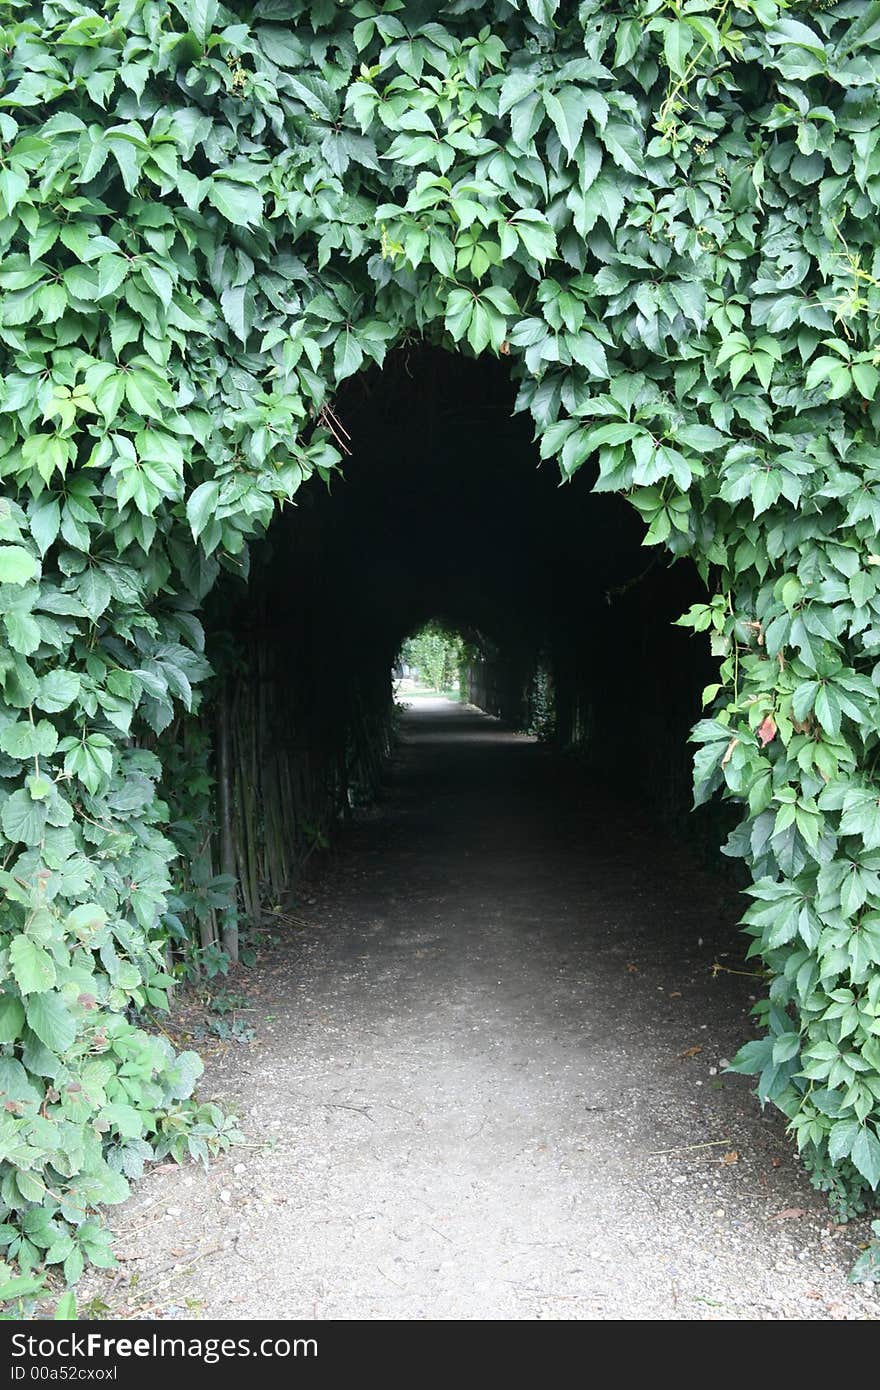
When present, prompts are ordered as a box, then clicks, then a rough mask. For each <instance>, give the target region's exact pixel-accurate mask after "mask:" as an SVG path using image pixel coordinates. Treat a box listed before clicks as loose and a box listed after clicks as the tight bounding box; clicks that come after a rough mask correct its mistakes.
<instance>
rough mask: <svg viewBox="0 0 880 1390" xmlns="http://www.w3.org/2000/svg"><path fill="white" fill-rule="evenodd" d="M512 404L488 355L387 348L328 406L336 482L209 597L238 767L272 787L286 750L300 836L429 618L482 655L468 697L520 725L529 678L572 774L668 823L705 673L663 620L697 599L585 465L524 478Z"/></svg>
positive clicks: (366, 766)
mask: <svg viewBox="0 0 880 1390" xmlns="http://www.w3.org/2000/svg"><path fill="white" fill-rule="evenodd" d="M515 400H516V386H515V383H514V382H513V381H512V380H511V377H510V373H509V371H508V369H507V364H506V363H505V362H504V360H503V359H501V360H482V359H481V360H479V361H474V360H470V359H467V358H465V357H463V356H460V355H452V354H449V353H446V352H443V351H441V350H439V349H435V348H430V347H427V346H422V345H405V346H403V347H402V348H399V349H397V350H396V351H395V352H393V353H392V354H391V355H390V356H389V358H388V360H387V362H386V364H385V366H384V368H383V369H382V370H379V369H378V368H376V369H373V370H370V371H366V372H362V373H360V374H359V375H358V376H356V377H354V378H352V379H351V380H350V381H349V382H348V383H346V385H345V387H344V389H343V390H341V391H340V392H339V394H338V395H337V397H336V399H335V400H334V402H333V410H334V414H335V417H336V418H337V419H338V421H339V422H340V424H341V426H342V427H344V429H345V431H347V434H348V436H349V437H350V445H349V447H350V451H351V452H350V456H349V457H347V458H346V459H345V461H344V464H343V467H342V468H341V470H340V473H339V475H338V476H336V477H334V478H333V480H332V482H331V484H330V485H329V487H327V486H325V485H324V484H323V483H322V482H320V481H319V480H317V479H313V480H311V481H310V482H309V483H307V484H306V485H305V486H304V487H303V488H302V489H301V490H300V493H299V494H298V496H297V505H296V506H295V507H290V508H288V509H287V510H286V511H285V512H284V513H283V514H282V515H280V516H279V517H278V519H277V520H276V521H275V522H274V523H273V525H272V527H271V529H270V531H269V533H268V535H267V537H266V539H265V540H264V541H262V542H261V543H259V544H257V545H255V546H254V547H253V552H252V562H251V572H250V578H249V580H248V582H247V584H245V583H244V582H243V581H242V580H241V579H234V578H232V577H231V576H228V577H226V578H224V580H223V581H222V582H221V583H220V585H218V587H217V589H216V590H215V592H214V595H213V597H212V601H211V606H210V608H209V615H208V616H209V629H210V636H209V654H210V655H212V656H213V657H214V660H215V665H216V664H217V661H216V652H217V651H218V650H219V649H220V648H221V647H222V646H223V644H224V643H226V644H228V643H229V641H230V638H231V640H232V644H233V646H234V647H235V648H236V650H237V651H238V653H239V656H238V675H237V677H236V678H235V681H234V684H235V688H236V693H235V696H234V698H235V699H237V700H239V701H241V700H248V701H251V702H253V701H257V705H258V708H256V707H255V711H252V712H251V715H250V716H249V722H248V727H249V728H250V727H252V726H253V725H254V724H256V727H257V733H256V734H254V735H252V737H254V738H256V739H257V740H258V741H260V740H261V741H262V746H263V749H264V751H263V753H260V751H259V750H257V751H256V752H255V753H254V755H253V765H254V768H255V769H256V771H255V774H254V775H255V776H259V777H260V778H262V777H263V775H264V771H263V769H265V776H266V777H267V778H268V779H269V780H270V781H271V779H272V778H273V777H275V776H276V775H277V774H276V772H275V771H273V770H272V767H270V766H269V764H272V765H273V766H274V764H275V763H276V762H277V757H278V750H279V749H280V748H284V749H286V750H287V753H288V754H289V756H290V758H291V759H292V761H293V764H294V765H295V774H291V775H294V776H295V779H297V778H298V779H299V783H300V784H301V786H300V790H298V791H297V794H296V795H297V800H298V804H299V807H300V810H299V820H300V821H305V823H306V824H308V825H311V826H314V825H315V824H322V825H324V824H328V823H329V820H330V819H332V817H333V815H334V814H336V815H338V813H339V809H340V804H341V803H343V802H344V803H346V805H349V804H350V803H351V800H352V788H353V787H354V794H355V795H357V794H358V785H361V786H362V789H363V788H366V789H367V790H369V789H370V787H371V786H374V785H375V783H376V782H377V780H378V779H380V778H381V764H382V761H383V758H382V751H381V750H382V749H385V750H386V751H387V747H388V746H389V737H390V734H389V714H390V710H391V668H392V664H393V662H394V660H395V656H396V654H397V652H398V650H399V648H400V644H401V642H402V641H403V640H404V639H405V638H406V637H407V636H408V635H409V634H411V633H412V632H413V631H414V630H416V629H418V628H419V627H420V626H421V625H422V624H423V623H425V622H426V621H427V620H429V619H439V620H441V621H443V622H444V623H445V624H447V625H448V626H450V627H452V628H454V629H456V630H458V631H459V632H461V633H462V635H463V636H464V637H465V638H466V640H467V641H468V642H469V643H471V644H473V646H474V647H475V648H476V649H477V650H478V651H479V652H480V653H481V655H482V658H483V659H482V662H481V669H482V673H483V675H482V684H481V685H480V686H479V692H480V698H476V697H474V696H473V695H472V698H474V700H475V703H478V704H480V705H481V706H482V707H483V708H484V709H486V710H487V711H488V712H489V713H492V714H496V715H498V716H500V717H501V719H502V720H503V721H504V722H505V723H506V724H507V725H508V727H511V728H514V729H523V728H527V727H528V726H529V719H530V709H529V702H530V691H533V690H534V688H535V681H536V675H537V673H539V672H543V673H544V675H545V677H546V681H547V683H549V688H550V689H551V691H552V701H553V710H554V718H553V723H552V730H553V741H554V742H555V743H556V744H557V745H558V746H559V747H561V748H564V749H569V750H571V751H572V752H573V753H575V754H576V755H577V759H578V760H579V762H580V764H582V765H583V767H584V769H585V770H586V771H587V772H588V774H589V776H590V777H592V778H593V779H596V778H600V779H605V780H606V781H608V782H610V781H611V780H612V779H613V782H614V784H615V785H616V786H617V787H619V788H620V787H625V788H626V790H627V791H628V792H630V793H632V795H633V796H635V797H637V798H638V799H639V801H640V802H641V803H642V804H643V805H645V806H646V807H649V808H650V809H652V810H653V811H654V812H655V813H657V814H658V815H660V816H661V817H663V818H667V817H669V816H676V817H681V819H682V821H687V820H688V810H689V807H690V802H691V788H690V752H689V749H688V745H687V736H688V731H689V729H690V727H691V726H692V724H693V723H694V721H695V720H696V719H697V718H698V717H699V715H700V694H701V691H702V689H703V687H704V686H705V685H707V684H708V683H709V682H711V681H712V680H713V679H714V678H715V671H716V663H714V662H713V661H712V660H711V658H710V655H709V651H708V644H707V642H706V639H705V637H704V636H697V637H695V636H693V635H692V634H691V633H690V632H689V631H687V630H685V629H681V628H676V627H674V626H673V625H672V624H673V622H674V619H675V618H676V617H678V616H679V615H680V614H681V613H682V612H683V611H684V610H685V609H686V608H687V607H688V606H689V605H690V604H691V603H694V602H700V601H702V600H704V598H705V596H706V591H705V587H704V585H703V584H702V582H701V580H700V578H699V576H698V575H697V572H696V570H695V569H694V567H693V566H692V565H691V563H690V561H688V560H687V559H679V560H677V561H675V562H673V561H672V560H671V558H670V557H669V556H668V555H667V554H666V552H665V551H663V550H662V548H660V547H645V546H643V544H642V538H643V525H642V523H641V521H640V519H639V518H638V516H637V514H636V513H635V512H634V511H633V509H632V508H631V507H630V506H629V504H628V503H627V502H626V501H625V500H624V499H622V498H620V497H617V496H613V495H605V494H603V495H596V494H594V493H592V492H591V484H592V470H591V466H590V464H589V463H587V465H585V466H584V468H582V469H581V471H580V472H579V473H578V474H577V475H575V477H574V479H573V480H572V481H571V482H570V483H566V484H564V485H560V477H559V473H558V470H557V468H556V465H555V463H552V462H551V463H544V464H541V465H540V466H539V462H538V453H537V447H536V445H535V444H534V441H533V429H532V423H531V420H530V418H529V417H528V415H525V414H515V413H514V405H515ZM473 688H474V687H473V686H472V690H473ZM255 692H256V693H255ZM285 775H287V774H285ZM270 794H271V791H267V792H266V793H265V795H266V796H269V795H270ZM334 802H335V810H334ZM303 805H305V810H304V811H303V809H302V807H303ZM291 833H292V834H294V835H295V834H296V833H298V831H297V828H296V826H293V828H292V830H291ZM711 839H712V842H713V844H714V846H717V845H718V843H719V840H720V839H723V833H721V835H720V837H719V835H718V834H716V833H714V831H713V833H712V836H711ZM283 872H284V866H283V865H281V866H279V867H278V869H277V871H276V874H275V875H274V877H276V878H277V879H278V880H279V883H280V879H281V877H282V875H283ZM270 876H272V875H270ZM254 892H256V889H254Z"/></svg>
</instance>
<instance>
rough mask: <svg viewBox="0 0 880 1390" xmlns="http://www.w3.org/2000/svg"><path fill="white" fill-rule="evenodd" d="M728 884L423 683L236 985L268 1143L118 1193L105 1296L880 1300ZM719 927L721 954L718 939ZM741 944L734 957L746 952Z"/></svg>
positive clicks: (529, 1304)
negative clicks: (389, 760)
mask: <svg viewBox="0 0 880 1390" xmlns="http://www.w3.org/2000/svg"><path fill="white" fill-rule="evenodd" d="M737 907H738V905H737V904H736V903H735V902H734V903H731V900H730V894H729V893H725V892H724V891H723V890H722V889H721V888H720V887H719V885H718V884H717V883H715V882H713V881H712V879H710V878H709V877H707V876H704V875H702V874H701V873H700V872H699V871H698V870H697V869H696V868H695V866H694V864H693V862H692V861H691V860H690V858H689V856H688V855H687V853H686V852H685V851H684V850H682V849H681V848H680V847H679V846H677V845H676V844H675V842H674V841H672V840H671V839H670V840H667V841H663V840H662V839H658V837H657V832H656V830H654V829H652V828H651V827H650V826H649V825H648V823H647V822H644V823H641V822H640V820H639V817H638V812H637V811H634V810H633V808H632V807H618V808H611V809H609V807H608V806H607V804H606V803H605V801H604V800H603V799H601V798H598V799H597V800H596V803H595V804H591V802H590V799H589V796H588V795H587V793H586V792H585V790H584V788H583V785H582V782H581V780H580V778H579V777H578V776H576V775H575V773H574V770H572V769H567V768H566V766H565V764H563V763H561V762H559V761H557V760H556V759H554V758H553V757H552V756H551V755H550V754H548V753H547V752H546V751H544V750H543V749H541V748H539V747H538V746H537V745H535V744H534V743H532V742H531V741H529V740H527V739H523V738H520V737H516V736H514V735H511V734H507V733H505V732H504V731H503V730H502V729H501V728H500V726H499V725H498V724H497V723H496V721H494V720H491V719H489V718H488V717H486V716H484V715H478V714H476V713H475V712H473V711H472V710H467V709H462V708H460V707H458V706H454V705H450V704H446V703H445V702H442V701H439V700H438V701H434V702H423V701H420V702H419V703H418V706H417V708H416V709H415V710H413V711H412V712H411V713H410V714H409V715H408V716H407V720H406V733H405V742H404V746H403V749H402V752H401V754H400V756H399V758H398V760H397V765H396V769H395V774H394V778H393V786H392V789H391V791H390V794H389V796H388V798H387V799H386V803H385V805H384V807H383V810H382V813H381V814H380V815H378V816H376V817H375V818H371V819H369V820H368V821H367V822H366V823H365V824H362V825H360V826H359V827H358V828H356V829H355V830H353V831H352V832H351V833H350V835H349V837H348V840H347V844H346V846H345V852H344V855H343V858H342V868H341V870H340V871H339V872H338V873H337V874H336V875H334V876H333V878H332V879H331V880H330V881H328V882H327V883H326V884H325V886H324V887H323V888H322V890H321V892H320V894H319V896H318V898H317V900H316V901H313V902H312V903H311V904H310V905H308V906H307V907H306V908H305V909H300V910H301V911H303V912H304V913H305V914H306V916H307V919H308V921H307V924H306V925H304V926H302V927H301V928H299V929H295V928H293V929H291V930H290V932H289V934H288V935H286V936H285V939H284V941H283V943H282V944H281V945H280V946H279V947H278V948H277V949H276V950H275V951H273V952H267V953H266V955H265V956H264V958H263V961H262V963H261V965H260V966H259V967H258V968H256V969H255V970H253V971H250V972H247V974H246V975H245V977H244V984H243V985H240V986H239V985H237V986H236V987H237V988H238V987H240V988H242V989H244V990H246V991H247V993H248V994H249V996H250V1003H251V1009H252V1012H250V1013H249V1014H248V1015H247V1017H248V1019H249V1021H250V1022H251V1023H252V1024H253V1026H254V1027H255V1028H256V1030H257V1040H256V1041H255V1042H254V1043H251V1044H247V1045H234V1044H233V1045H230V1046H229V1047H228V1048H227V1049H226V1051H225V1053H224V1055H223V1056H221V1057H220V1058H217V1059H215V1060H214V1062H212V1064H211V1067H210V1068H209V1073H208V1077H207V1078H206V1084H205V1085H204V1086H203V1088H202V1094H203V1095H215V1096H217V1097H219V1098H222V1099H223V1100H225V1101H226V1102H229V1101H232V1103H233V1104H235V1105H236V1106H237V1108H238V1110H239V1112H240V1114H241V1118H242V1124H243V1128H244V1129H245V1131H246V1133H247V1136H248V1140H249V1143H250V1144H251V1145H252V1147H249V1148H247V1149H244V1150H237V1151H236V1152H234V1153H233V1154H232V1155H231V1156H230V1157H229V1158H228V1159H226V1160H224V1161H223V1162H222V1163H219V1164H217V1165H216V1166H215V1167H213V1168H212V1169H211V1171H210V1172H209V1173H208V1174H207V1175H205V1174H203V1173H202V1172H201V1170H199V1169H197V1168H195V1167H189V1166H188V1167H186V1168H184V1169H176V1168H171V1169H170V1170H169V1169H168V1168H166V1167H163V1168H162V1169H160V1170H156V1171H154V1172H153V1173H152V1174H151V1175H150V1176H148V1177H147V1178H146V1179H145V1180H144V1181H143V1182H142V1183H141V1184H140V1185H139V1186H138V1188H137V1191H136V1194H135V1196H134V1197H133V1198H132V1199H131V1200H130V1201H129V1202H128V1203H127V1204H126V1206H125V1207H123V1208H121V1209H119V1210H118V1211H117V1212H116V1213H115V1214H114V1216H113V1224H114V1226H115V1228H116V1229H117V1231H118V1246H119V1249H120V1252H121V1255H122V1263H121V1267H120V1271H119V1272H118V1273H109V1274H93V1275H92V1276H90V1278H89V1280H88V1281H87V1283H86V1288H85V1289H84V1302H85V1303H86V1310H87V1311H89V1307H88V1305H89V1299H92V1300H95V1301H94V1302H93V1303H92V1304H91V1311H92V1312H96V1313H97V1314H98V1315H99V1316H105V1317H124V1316H130V1315H138V1314H140V1315H152V1316H184V1317H187V1316H189V1317H194V1318H198V1317H202V1316H204V1317H225V1318H238V1319H251V1318H260V1317H281V1318H298V1317H318V1318H328V1319H332V1318H343V1319H424V1318H428V1319H476V1318H478V1319H484V1318H488V1319H538V1318H544V1319H572V1318H576V1319H592V1318H622V1319H656V1318H663V1319H667V1318H669V1319H704V1318H709V1319H711V1318H746V1319H751V1318H759V1319H761V1318H770V1319H782V1318H847V1317H849V1318H864V1317H875V1316H876V1312H877V1309H878V1307H880V1300H878V1299H877V1298H876V1297H875V1295H874V1294H873V1293H872V1291H871V1290H869V1289H865V1288H859V1289H856V1288H853V1287H851V1286H849V1285H847V1283H846V1271H847V1269H848V1267H849V1265H850V1264H851V1262H852V1259H853V1255H854V1249H855V1241H856V1240H857V1239H858V1238H860V1237H862V1238H863V1237H864V1226H861V1227H860V1228H849V1229H846V1230H843V1229H837V1228H835V1227H833V1225H832V1223H831V1222H830V1220H829V1217H828V1214H827V1209H826V1208H825V1206H824V1203H823V1199H822V1198H821V1197H820V1196H819V1195H818V1194H816V1193H814V1192H813V1191H812V1189H811V1188H810V1186H809V1184H808V1182H807V1180H806V1178H805V1176H804V1175H803V1174H802V1173H801V1172H800V1170H799V1169H798V1167H797V1165H796V1162H795V1160H794V1158H793V1156H792V1153H791V1150H790V1146H789V1145H788V1143H787V1141H786V1140H785V1138H784V1134H783V1126H782V1123H781V1120H780V1118H779V1117H778V1116H776V1115H773V1114H771V1113H769V1112H767V1113H765V1114H762V1113H761V1111H760V1110H759V1109H758V1106H757V1102H756V1101H755V1100H754V1099H753V1098H752V1097H751V1095H750V1094H749V1083H748V1081H746V1080H745V1079H743V1078H735V1077H721V1076H720V1075H719V1068H720V1066H721V1063H722V1060H723V1059H724V1058H725V1057H729V1056H730V1055H732V1053H733V1051H734V1050H735V1048H736V1047H737V1046H738V1044H739V1043H740V1042H741V1041H742V1040H743V1039H744V1037H746V1036H748V1035H749V1031H750V1030H749V1022H748V1017H747V1014H748V1007H749V1003H750V989H752V987H753V986H754V985H755V984H757V983H758V982H757V981H755V980H752V979H749V978H748V977H746V976H739V975H733V974H728V973H724V972H722V973H713V969H712V967H713V964H714V963H716V962H721V963H726V964H727V965H728V966H729V967H731V968H738V967H739V968H741V967H740V960H739V955H740V954H741V943H742V938H739V937H737V936H736V935H735V934H733V932H732V929H731V926H730V923H731V921H732V918H733V917H734V916H735V915H736V912H737ZM726 952H729V953H730V954H725V953H726ZM746 968H747V967H746Z"/></svg>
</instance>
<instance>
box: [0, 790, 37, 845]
mask: <svg viewBox="0 0 880 1390" xmlns="http://www.w3.org/2000/svg"><path fill="white" fill-rule="evenodd" d="M0 824H2V826H3V833H4V835H5V836H6V838H7V840H11V841H12V843H13V844H19V843H20V844H25V845H38V844H39V843H40V841H41V840H42V838H43V831H44V830H45V828H46V807H45V805H44V804H43V802H42V801H34V800H33V799H32V797H31V796H30V795H29V793H28V792H26V791H25V790H24V788H23V787H22V788H20V789H19V790H18V791H15V792H13V793H12V795H11V796H9V797H7V799H6V801H5V802H4V803H3V809H2V811H0Z"/></svg>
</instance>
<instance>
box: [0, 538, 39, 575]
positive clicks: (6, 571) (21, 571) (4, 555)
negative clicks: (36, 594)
mask: <svg viewBox="0 0 880 1390" xmlns="http://www.w3.org/2000/svg"><path fill="white" fill-rule="evenodd" d="M39 569H40V567H39V565H38V564H37V561H36V559H35V557H34V556H33V555H32V554H31V553H30V551H29V550H24V549H23V548H22V546H20V545H0V584H28V583H29V582H30V581H31V580H32V579H35V578H36V577H37V575H38V573H39Z"/></svg>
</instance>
